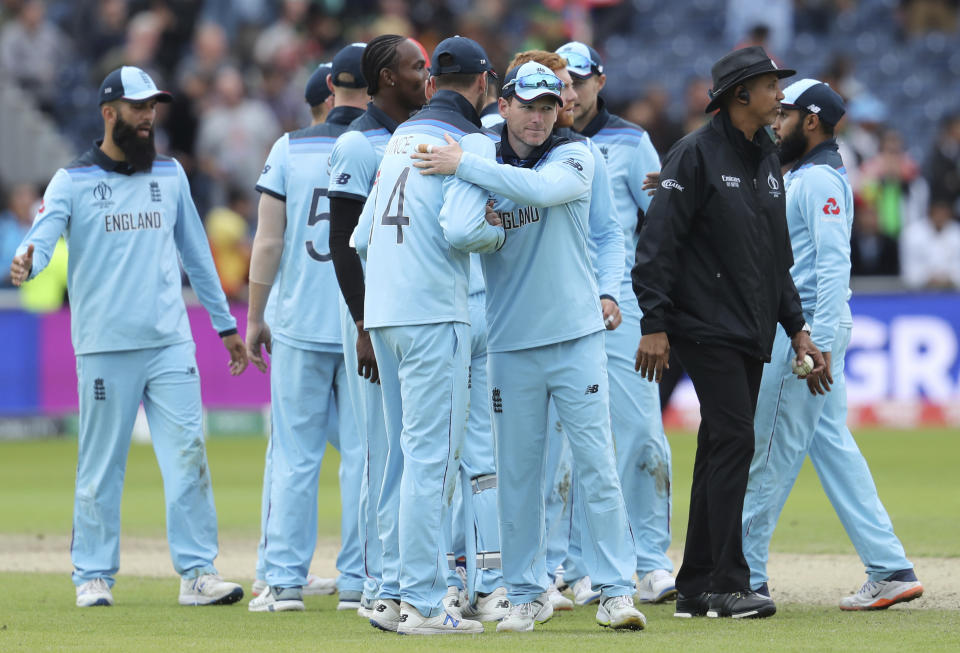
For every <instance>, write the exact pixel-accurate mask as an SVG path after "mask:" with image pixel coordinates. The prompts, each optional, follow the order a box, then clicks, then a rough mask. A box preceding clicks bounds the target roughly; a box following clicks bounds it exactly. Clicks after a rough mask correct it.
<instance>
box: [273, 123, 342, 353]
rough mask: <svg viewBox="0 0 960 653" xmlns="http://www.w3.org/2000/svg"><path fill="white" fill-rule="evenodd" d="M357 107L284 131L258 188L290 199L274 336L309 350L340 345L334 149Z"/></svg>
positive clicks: (275, 294) (275, 288) (276, 286)
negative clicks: (333, 235)
mask: <svg viewBox="0 0 960 653" xmlns="http://www.w3.org/2000/svg"><path fill="white" fill-rule="evenodd" d="M359 113H360V110H358V109H348V108H346V107H338V108H335V109H334V110H333V111H331V112H330V115H329V116H328V119H327V122H326V123H323V124H320V125H314V126H312V127H307V128H306V129H301V130H298V131H294V132H290V133H289V134H284V135H283V136H281V137H280V138H279V139H278V140H277V142H276V143H274V145H273V149H271V150H270V155H269V156H268V157H267V162H266V165H265V166H264V168H263V172H262V173H261V174H260V179H259V180H258V181H257V190H259V191H260V192H262V193H267V194H269V195H272V196H274V197H276V198H278V199H281V200H283V201H285V202H286V204H287V225H286V228H285V230H284V243H283V258H282V259H281V261H280V269H279V274H278V278H277V281H276V282H275V283H274V286H273V291H272V292H271V296H270V302H269V306H268V310H267V315H268V316H269V317H268V323H269V324H270V328H271V331H272V333H273V336H274V337H275V338H278V339H280V340H282V341H287V344H290V345H294V346H298V347H300V348H306V349H321V350H328V349H331V347H336V348H339V347H340V346H341V338H340V314H339V311H338V310H337V302H338V296H339V293H340V287H339V286H338V285H337V278H336V274H335V272H334V269H333V263H332V259H331V256H330V248H329V246H328V244H327V243H328V242H329V237H330V202H329V200H328V199H327V186H328V183H329V180H330V152H331V151H332V150H333V144H334V142H336V140H337V137H338V136H339V135H340V134H342V133H343V132H344V131H346V129H347V125H348V124H349V123H350V121H351V120H352V119H354V118H356V117H357V115H358V114H359Z"/></svg>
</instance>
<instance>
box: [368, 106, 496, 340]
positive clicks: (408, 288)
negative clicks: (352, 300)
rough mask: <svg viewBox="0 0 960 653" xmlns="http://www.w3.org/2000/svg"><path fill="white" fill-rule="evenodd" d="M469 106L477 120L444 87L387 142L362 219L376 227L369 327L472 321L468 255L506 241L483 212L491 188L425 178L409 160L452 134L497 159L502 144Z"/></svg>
mask: <svg viewBox="0 0 960 653" xmlns="http://www.w3.org/2000/svg"><path fill="white" fill-rule="evenodd" d="M464 105H465V106H464ZM468 110H469V111H468ZM470 111H472V115H473V116H474V117H476V111H475V110H473V109H472V107H471V105H470V104H469V102H467V101H466V100H465V99H464V98H463V96H461V95H460V94H459V93H454V92H453V91H448V90H441V91H437V93H436V94H435V95H434V97H433V98H432V99H431V101H430V104H429V105H427V106H426V107H425V108H424V109H423V110H421V111H420V112H419V113H417V114H415V115H414V116H413V117H412V118H411V119H410V120H408V121H407V122H405V123H403V124H401V125H400V126H399V127H398V128H397V130H396V131H395V132H394V134H393V137H392V138H391V139H390V142H389V143H387V148H386V151H385V152H384V156H383V161H382V162H381V164H380V169H379V171H378V173H377V182H376V185H375V187H374V190H373V192H372V193H371V195H370V197H369V198H368V199H367V203H366V204H365V205H364V210H363V213H364V214H365V216H364V215H362V216H361V218H360V224H361V225H362V224H364V223H365V222H367V223H369V224H371V225H372V228H371V230H370V236H369V242H368V245H367V292H366V297H365V302H364V309H363V312H364V326H365V327H368V328H372V327H385V326H399V325H413V324H435V323H441V322H465V323H467V324H469V323H470V312H469V309H468V308H467V292H468V286H469V278H470V258H469V253H470V252H492V251H495V250H496V249H497V248H498V247H500V246H502V245H503V238H504V231H503V228H502V227H494V226H492V225H490V224H489V223H487V221H486V219H485V217H484V215H485V205H486V202H487V195H488V194H487V192H486V191H485V190H483V189H482V188H480V187H479V186H474V185H473V184H470V183H468V182H465V181H463V180H461V179H458V178H457V177H455V176H453V175H451V176H441V175H429V176H427V175H421V174H420V171H419V170H418V169H417V168H414V167H413V160H412V159H411V158H410V155H411V154H412V153H413V152H414V151H415V150H416V147H417V145H419V144H429V145H445V144H446V141H445V140H444V134H450V135H451V136H452V137H453V138H455V139H456V140H457V141H458V142H459V143H460V147H461V148H463V150H464V151H465V152H472V153H474V155H475V156H478V157H480V158H483V159H489V160H493V157H494V155H495V148H494V145H493V143H492V142H491V141H490V139H489V138H487V137H486V136H485V135H483V134H482V133H481V132H480V121H479V118H477V120H476V122H472V121H470V120H468V119H467V118H466V117H464V116H465V115H470ZM365 218H366V220H365Z"/></svg>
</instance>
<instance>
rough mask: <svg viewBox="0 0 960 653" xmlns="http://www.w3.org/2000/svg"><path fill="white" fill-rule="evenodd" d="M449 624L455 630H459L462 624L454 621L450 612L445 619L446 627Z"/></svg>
mask: <svg viewBox="0 0 960 653" xmlns="http://www.w3.org/2000/svg"><path fill="white" fill-rule="evenodd" d="M447 624H450V625H451V626H453V627H454V628H457V627H459V626H460V622H459V621H458V620H456V619H454V618H453V617H452V616H450V613H449V612H448V613H447V616H445V617H444V618H443V625H444V626H446V625H447Z"/></svg>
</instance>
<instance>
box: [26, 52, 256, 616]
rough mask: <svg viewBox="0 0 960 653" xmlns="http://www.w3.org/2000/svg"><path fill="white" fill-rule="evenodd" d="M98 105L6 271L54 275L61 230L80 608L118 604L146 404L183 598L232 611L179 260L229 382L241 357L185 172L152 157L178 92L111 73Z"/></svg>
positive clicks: (233, 587) (126, 70)
mask: <svg viewBox="0 0 960 653" xmlns="http://www.w3.org/2000/svg"><path fill="white" fill-rule="evenodd" d="M99 97H100V115H101V117H102V118H103V123H104V134H103V141H100V142H98V143H97V144H95V145H94V147H92V148H90V149H89V150H87V151H86V152H85V153H84V154H82V155H81V156H80V157H79V158H77V159H76V160H75V161H74V162H73V163H71V164H69V165H68V166H66V167H65V168H61V169H60V170H58V171H57V173H56V174H55V175H54V177H53V179H52V180H51V181H50V184H49V186H47V191H46V193H45V194H44V199H43V203H42V204H41V205H40V210H39V213H38V214H37V217H36V220H35V221H34V223H33V227H31V229H30V231H29V232H28V233H27V235H26V237H25V238H24V240H23V243H22V244H21V246H20V248H19V250H18V254H17V256H16V257H15V258H14V259H13V263H12V264H11V266H10V276H11V280H12V281H13V283H14V285H17V286H19V285H21V284H22V283H23V282H24V281H26V280H27V279H29V278H32V277H34V276H36V275H37V274H38V273H40V272H41V271H42V270H43V269H44V267H46V265H47V263H48V262H49V261H50V255H51V253H52V251H53V247H54V245H55V244H56V242H57V239H58V238H59V237H60V235H61V234H65V235H66V240H67V246H68V247H69V249H70V265H69V270H68V277H67V283H68V288H69V292H70V304H71V309H72V317H71V329H70V330H71V339H72V340H73V349H74V352H75V353H76V355H77V391H78V394H79V396H80V432H79V442H78V460H77V483H76V493H75V499H74V509H73V537H72V539H71V542H70V557H71V559H72V560H73V566H74V572H73V582H74V584H75V585H76V587H77V605H78V606H80V607H89V606H96V605H113V594H112V593H111V588H112V587H113V583H114V576H115V575H116V573H117V570H118V569H119V564H120V495H121V492H122V490H123V475H124V470H125V468H126V461H127V453H128V452H129V449H130V438H131V435H132V432H133V423H134V420H135V419H136V416H137V408H138V406H139V404H140V402H141V401H142V402H143V406H144V410H145V411H146V414H147V421H148V423H149V425H150V430H151V435H152V440H153V447H154V451H155V452H156V455H157V462H158V463H159V465H160V473H161V475H162V476H163V488H164V496H165V499H166V506H167V511H166V523H167V539H168V540H169V544H170V553H171V556H172V558H173V567H174V569H175V570H176V571H177V573H178V574H179V575H180V577H181V581H180V597H179V602H180V604H181V605H210V604H227V603H234V602H236V601H239V600H240V599H241V598H243V590H242V589H241V588H240V586H239V585H237V584H236V583H228V582H225V581H224V580H222V579H221V578H220V577H219V575H218V574H217V570H216V569H215V568H214V566H213V560H214V558H216V556H217V548H218V547H217V515H216V509H215V507H214V503H213V491H212V489H211V484H210V471H209V465H208V464H207V456H206V451H205V448H204V443H203V408H202V405H201V401H200V379H199V377H198V376H197V363H196V357H195V355H194V353H195V349H196V346H195V344H194V342H193V337H192V335H191V333H190V324H189V322H188V321H187V311H186V307H185V306H184V303H183V295H182V289H181V283H180V269H179V266H178V255H179V260H180V262H182V264H183V267H184V269H185V270H186V272H187V276H188V277H189V278H190V283H191V285H192V286H193V289H194V290H195V291H196V293H197V296H198V297H199V298H200V302H201V303H202V304H203V306H204V307H205V308H206V309H207V312H208V313H210V317H211V321H212V323H213V327H214V328H215V329H216V330H217V332H218V333H219V334H220V337H221V338H222V339H223V344H224V346H225V347H226V348H227V350H228V351H229V352H230V373H231V374H233V375H237V374H240V373H241V372H243V370H244V369H246V366H247V355H246V350H245V348H244V346H243V341H242V340H241V339H240V336H239V335H237V325H236V320H234V318H233V316H231V315H230V311H229V308H228V306H227V300H226V297H225V296H224V294H223V289H222V288H221V286H220V281H219V279H218V278H217V272H216V268H215V267H214V265H213V257H212V256H211V255H210V246H209V245H208V243H207V239H206V234H205V233H204V230H203V224H202V223H201V222H200V216H199V215H197V209H196V207H195V206H194V204H193V200H192V199H191V197H190V187H189V184H188V183H187V176H186V174H185V173H184V171H183V168H182V167H181V166H180V164H179V163H178V162H177V161H176V160H174V159H171V158H169V157H164V156H158V155H157V154H156V149H155V147H154V143H153V133H154V132H153V123H154V120H155V119H156V112H157V109H156V105H157V102H158V101H159V102H169V101H170V99H171V98H170V94H169V93H167V92H165V91H160V90H158V89H157V87H156V85H155V84H154V82H153V80H152V79H150V77H149V76H148V75H147V74H146V73H145V72H143V71H142V70H140V69H139V68H134V67H132V66H124V67H122V68H118V69H117V70H114V71H113V72H111V73H110V74H109V75H107V77H106V78H105V79H104V81H103V84H101V86H100V93H99Z"/></svg>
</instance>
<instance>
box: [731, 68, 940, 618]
mask: <svg viewBox="0 0 960 653" xmlns="http://www.w3.org/2000/svg"><path fill="white" fill-rule="evenodd" d="M783 95H784V99H783V101H782V102H781V103H780V114H779V116H778V117H777V119H776V122H775V123H774V125H773V129H774V131H775V132H776V134H777V137H778V140H779V154H780V161H781V163H783V164H784V165H788V164H789V165H791V168H790V170H789V172H787V174H786V175H785V176H784V186H785V188H786V193H787V196H786V200H787V225H788V227H789V229H790V243H791V245H792V247H793V259H794V265H793V267H792V268H791V269H790V273H791V274H792V276H793V279H794V282H795V283H796V286H797V291H798V292H799V293H800V300H801V303H802V304H803V308H804V317H805V319H806V321H807V323H808V324H811V325H812V332H811V334H810V337H811V339H812V340H813V344H814V345H816V346H817V347H818V348H819V349H820V350H821V351H822V352H823V356H824V358H825V359H826V364H827V368H828V370H830V374H828V375H827V378H826V379H825V380H821V379H820V377H813V376H811V377H808V381H807V383H806V384H804V383H800V382H798V381H797V380H796V379H795V378H794V372H793V362H794V361H793V359H794V356H793V355H792V349H791V347H790V339H789V338H787V334H786V333H784V331H783V330H782V329H778V330H777V336H776V339H775V340H774V344H773V354H772V357H771V360H770V362H769V363H767V364H766V365H765V366H764V368H763V378H762V380H761V382H760V396H759V399H758V401H757V415H756V418H755V421H754V427H755V431H756V449H755V452H754V456H753V461H752V463H751V465H750V476H749V480H748V482H747V494H746V496H745V498H744V503H743V552H744V556H745V557H746V559H747V563H748V564H749V565H750V585H751V587H752V588H753V589H754V590H755V591H760V592H761V593H764V594H769V591H768V588H767V558H768V556H769V548H770V538H771V536H772V535H773V529H774V527H775V526H776V524H777V519H778V518H779V517H780V512H781V511H782V510H783V505H784V503H785V502H786V500H787V496H789V494H790V489H791V488H792V487H793V484H794V482H795V481H796V479H797V474H798V473H799V472H800V467H801V465H802V464H803V460H804V458H805V457H806V456H807V455H809V456H810V461H811V462H812V463H813V467H814V469H816V470H817V475H818V476H819V477H820V482H821V484H822V485H823V489H824V491H825V492H826V493H827V497H829V499H830V503H831V504H833V508H834V510H836V511H837V516H838V517H839V518H840V521H841V522H842V523H843V527H844V528H845V529H846V531H847V534H848V535H849V536H850V539H851V540H852V541H853V545H854V547H855V548H856V549H857V553H858V554H860V559H861V560H862V561H863V564H864V565H865V566H866V568H867V577H868V580H867V582H865V583H864V584H863V586H862V587H861V588H860V590H859V591H858V592H857V593H856V594H853V595H852V596H848V597H844V598H843V599H841V600H840V609H841V610H880V609H884V608H888V607H890V606H891V605H894V604H896V603H901V602H903V601H912V600H913V599H916V598H919V597H920V596H921V595H922V594H923V586H922V585H921V584H920V581H919V580H917V576H916V574H915V573H914V570H913V565H912V564H910V561H909V560H907V557H906V554H905V553H904V550H903V545H902V544H901V543H900V540H899V539H897V536H896V535H894V533H893V525H892V524H891V523H890V517H889V516H888V515H887V511H886V510H885V509H884V507H883V504H882V503H881V502H880V497H879V496H878V495H877V487H876V485H875V484H874V482H873V477H872V476H871V475H870V469H869V468H868V467H867V462H866V460H864V458H863V454H862V453H860V449H859V448H858V447H857V443H856V441H855V440H854V439H853V435H851V433H850V429H848V428H847V393H846V384H845V382H844V377H843V367H844V355H845V354H846V350H847V344H848V343H849V342H850V331H851V328H852V326H853V319H852V317H851V315H850V306H849V304H848V303H847V302H848V300H849V298H850V287H849V285H850V229H851V226H852V224H853V191H852V190H851V188H850V183H849V182H848V181H847V178H846V171H845V168H844V166H843V160H842V159H841V158H840V154H839V152H838V150H837V141H836V140H835V139H834V137H833V130H834V127H835V126H836V124H837V122H839V120H840V118H842V117H843V114H844V111H845V109H844V105H843V99H842V98H841V97H840V96H839V95H838V94H837V93H836V91H834V90H833V89H831V88H830V87H829V86H828V85H826V84H824V83H822V82H819V81H817V80H815V79H802V80H800V81H798V82H795V83H793V84H791V85H790V86H788V87H787V88H786V89H784V91H783ZM824 382H826V383H832V386H833V387H832V391H831V392H825V391H824V389H825V388H824V385H823V384H824ZM807 386H809V391H808V387H807Z"/></svg>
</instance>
